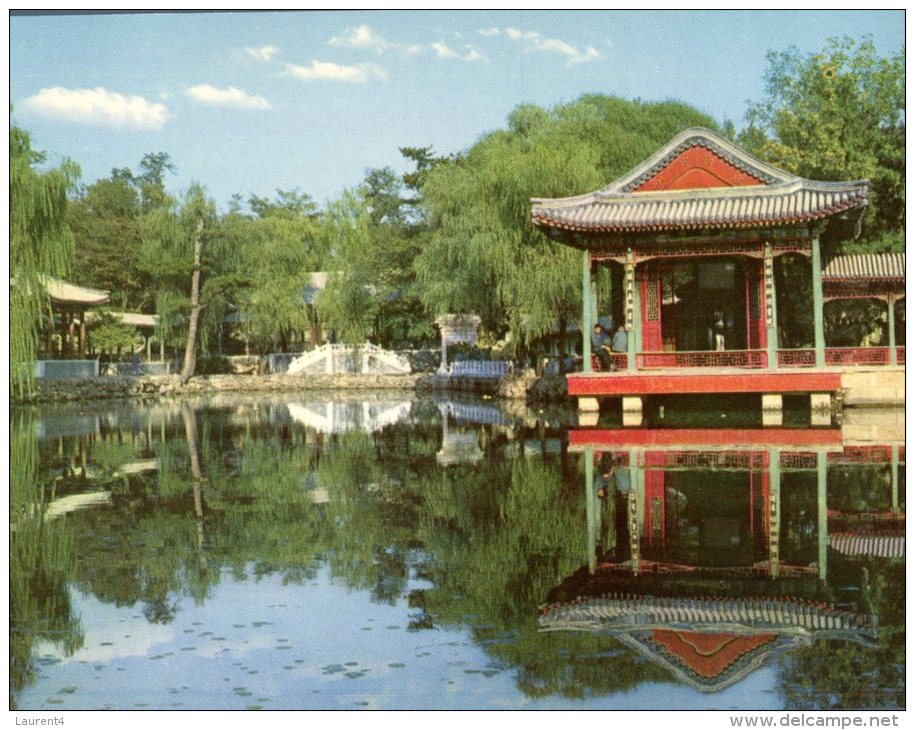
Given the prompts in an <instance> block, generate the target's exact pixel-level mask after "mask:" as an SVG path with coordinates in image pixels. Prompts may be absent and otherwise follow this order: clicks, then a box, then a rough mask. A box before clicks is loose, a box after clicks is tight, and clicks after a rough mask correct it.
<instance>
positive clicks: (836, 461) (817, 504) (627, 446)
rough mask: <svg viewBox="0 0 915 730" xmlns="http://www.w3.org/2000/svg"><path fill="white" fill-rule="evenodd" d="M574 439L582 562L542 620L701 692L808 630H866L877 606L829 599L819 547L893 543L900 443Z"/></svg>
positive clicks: (898, 548) (828, 434) (697, 436)
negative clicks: (581, 484) (581, 493)
mask: <svg viewBox="0 0 915 730" xmlns="http://www.w3.org/2000/svg"><path fill="white" fill-rule="evenodd" d="M570 449H571V450H574V451H580V452H583V453H584V454H585V494H586V515H587V529H588V567H587V569H582V570H581V571H579V572H578V573H576V574H575V575H572V576H570V577H569V578H568V579H567V580H566V581H564V582H563V584H562V585H560V586H558V587H557V588H556V589H555V590H554V591H553V593H552V595H551V596H550V597H549V600H548V605H547V606H546V607H545V608H544V610H543V613H542V616H541V618H540V629H541V630H542V631H589V632H595V633H599V634H601V635H606V636H610V637H613V638H614V639H616V640H618V641H620V642H621V643H623V644H624V645H626V646H627V647H629V648H630V649H632V650H634V651H636V652H638V653H639V654H640V655H642V656H644V657H646V658H647V659H649V660H650V661H652V662H653V663H655V664H658V665H660V666H662V667H664V668H665V669H667V670H668V671H669V672H670V673H671V674H673V675H674V676H675V677H676V678H677V679H678V680H680V681H682V682H684V683H686V684H688V685H690V686H692V687H694V688H696V689H699V690H701V691H705V692H716V691H719V690H721V689H723V688H725V687H727V686H729V685H731V684H733V683H734V682H737V681H739V680H740V679H741V678H743V677H745V676H747V675H748V674H749V673H750V672H752V671H753V670H754V669H755V668H757V667H759V666H761V665H762V664H763V663H764V662H766V661H768V660H769V659H771V658H772V657H773V656H775V655H776V654H778V653H779V652H782V651H786V650H790V649H793V648H796V647H799V646H804V645H809V644H810V643H811V642H813V641H815V640H823V639H831V640H836V639H838V640H845V641H853V642H857V643H860V644H863V645H874V644H875V642H876V636H877V634H876V618H874V617H872V616H870V615H859V614H858V613H856V612H855V611H854V610H845V607H843V608H842V610H840V609H838V608H837V607H835V606H833V605H831V604H829V603H828V602H826V601H827V600H828V598H829V596H830V595H832V589H831V588H830V587H829V586H828V584H827V583H826V577H827V556H829V555H832V557H833V558H834V559H841V560H844V561H849V560H852V561H853V560H857V559H860V558H868V559H874V558H876V559H882V560H899V559H901V558H903V557H904V534H903V533H904V519H905V518H904V513H903V511H902V509H901V508H900V496H899V469H900V467H902V466H904V464H905V446H904V444H900V443H895V444H880V445H874V444H867V445H846V446H843V445H842V442H841V434H840V433H839V432H838V431H837V430H816V429H798V430H794V431H790V430H772V429H734V430H727V429H717V430H705V431H700V430H689V429H683V430H679V431H678V430H664V429H659V430H650V431H649V430H640V429H637V430H629V429H627V430H617V431H598V430H580V431H573V432H572V433H570ZM603 474H610V475H611V476H609V477H608V478H606V480H605V479H604V477H602V475H603ZM857 477H860V479H858V481H857V482H854V483H855V484H856V486H858V487H860V488H859V489H858V490H857V491H856V495H857V496H856V501H855V502H854V510H852V509H851V508H850V507H849V505H850V504H852V501H851V500H850V498H849V497H848V496H847V495H846V494H844V491H847V486H848V484H850V483H852V482H853V478H857ZM862 483H863V487H861V485H862ZM598 487H604V488H605V489H606V490H607V492H608V495H607V500H608V502H609V504H607V503H604V502H603V501H602V500H601V499H599V498H598V496H597V489H598ZM608 513H610V514H612V515H613V517H611V518H610V519H608V520H607V522H609V523H610V524H607V525H602V521H604V519H605V515H607V514H608ZM862 605H863V604H862ZM867 613H868V614H869V613H870V610H867Z"/></svg>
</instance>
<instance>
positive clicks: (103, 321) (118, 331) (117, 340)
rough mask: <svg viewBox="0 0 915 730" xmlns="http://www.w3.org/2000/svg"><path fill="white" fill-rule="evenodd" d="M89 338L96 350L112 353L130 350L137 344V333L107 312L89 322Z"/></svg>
mask: <svg viewBox="0 0 915 730" xmlns="http://www.w3.org/2000/svg"><path fill="white" fill-rule="evenodd" d="M89 336H90V337H91V338H92V345H93V347H94V348H95V349H96V350H99V351H103V352H107V353H112V352H116V351H118V350H130V348H131V347H133V345H135V344H136V343H137V331H136V329H134V328H133V327H131V326H130V325H126V324H124V323H123V322H121V321H120V320H119V319H116V318H115V317H114V316H113V315H111V314H110V313H108V312H102V313H100V314H99V315H98V316H97V317H95V318H93V319H92V320H91V323H90V325H89Z"/></svg>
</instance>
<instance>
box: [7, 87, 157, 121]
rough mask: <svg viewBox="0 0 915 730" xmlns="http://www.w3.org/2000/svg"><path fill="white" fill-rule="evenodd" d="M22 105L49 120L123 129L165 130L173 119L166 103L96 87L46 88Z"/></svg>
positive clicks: (23, 107)
mask: <svg viewBox="0 0 915 730" xmlns="http://www.w3.org/2000/svg"><path fill="white" fill-rule="evenodd" d="M21 108H22V109H24V110H28V111H31V112H33V113H35V114H37V115H38V116H42V117H47V118H49V119H62V120H65V121H68V122H79V123H83V124H96V125H103V126H109V127H117V128H119V129H161V128H162V127H163V126H164V124H165V122H166V120H167V119H168V118H169V113H168V110H167V109H166V108H165V105H164V104H156V103H152V102H150V101H147V100H146V99H144V98H143V97H142V96H125V95H124V94H118V93H117V92H112V91H107V90H105V89H103V88H101V87H97V88H95V89H65V88H63V87H62V86H55V87H53V88H50V89H42V90H41V91H39V92H38V93H37V94H35V96H31V97H29V98H28V99H26V100H25V101H24V102H22V104H21Z"/></svg>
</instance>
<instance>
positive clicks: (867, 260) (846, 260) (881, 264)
mask: <svg viewBox="0 0 915 730" xmlns="http://www.w3.org/2000/svg"><path fill="white" fill-rule="evenodd" d="M896 280H898V281H905V254H904V253H868V254H848V255H845V256H836V257H835V258H834V259H832V260H831V261H829V262H828V263H827V264H826V266H824V267H823V281H826V282H839V283H848V282H855V281H896Z"/></svg>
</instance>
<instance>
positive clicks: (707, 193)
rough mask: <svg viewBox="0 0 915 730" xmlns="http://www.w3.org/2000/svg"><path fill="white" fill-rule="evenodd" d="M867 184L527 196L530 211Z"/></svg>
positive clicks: (804, 182)
mask: <svg viewBox="0 0 915 730" xmlns="http://www.w3.org/2000/svg"><path fill="white" fill-rule="evenodd" d="M869 187H870V180H869V179H867V178H862V179H860V180H843V181H836V182H832V181H827V180H809V179H807V178H802V177H798V178H795V179H793V180H791V181H788V182H784V183H779V184H776V185H739V186H733V187H718V188H687V189H684V190H651V191H646V192H632V193H626V192H611V191H608V190H607V189H604V190H596V191H593V192H590V193H585V194H583V195H572V196H569V197H567V198H531V199H530V200H531V205H532V206H533V208H532V213H533V212H536V210H537V209H538V208H539V209H548V210H555V209H568V208H579V207H584V206H588V205H604V206H605V205H615V204H618V205H638V204H639V203H645V202H658V201H664V200H671V201H678V200H696V201H706V200H717V199H727V198H741V197H751V198H758V197H767V198H769V197H778V196H781V195H791V194H793V193H797V192H801V191H805V192H811V193H835V192H849V193H854V192H857V193H859V194H861V195H862V196H866V195H867V192H868V190H869Z"/></svg>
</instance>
